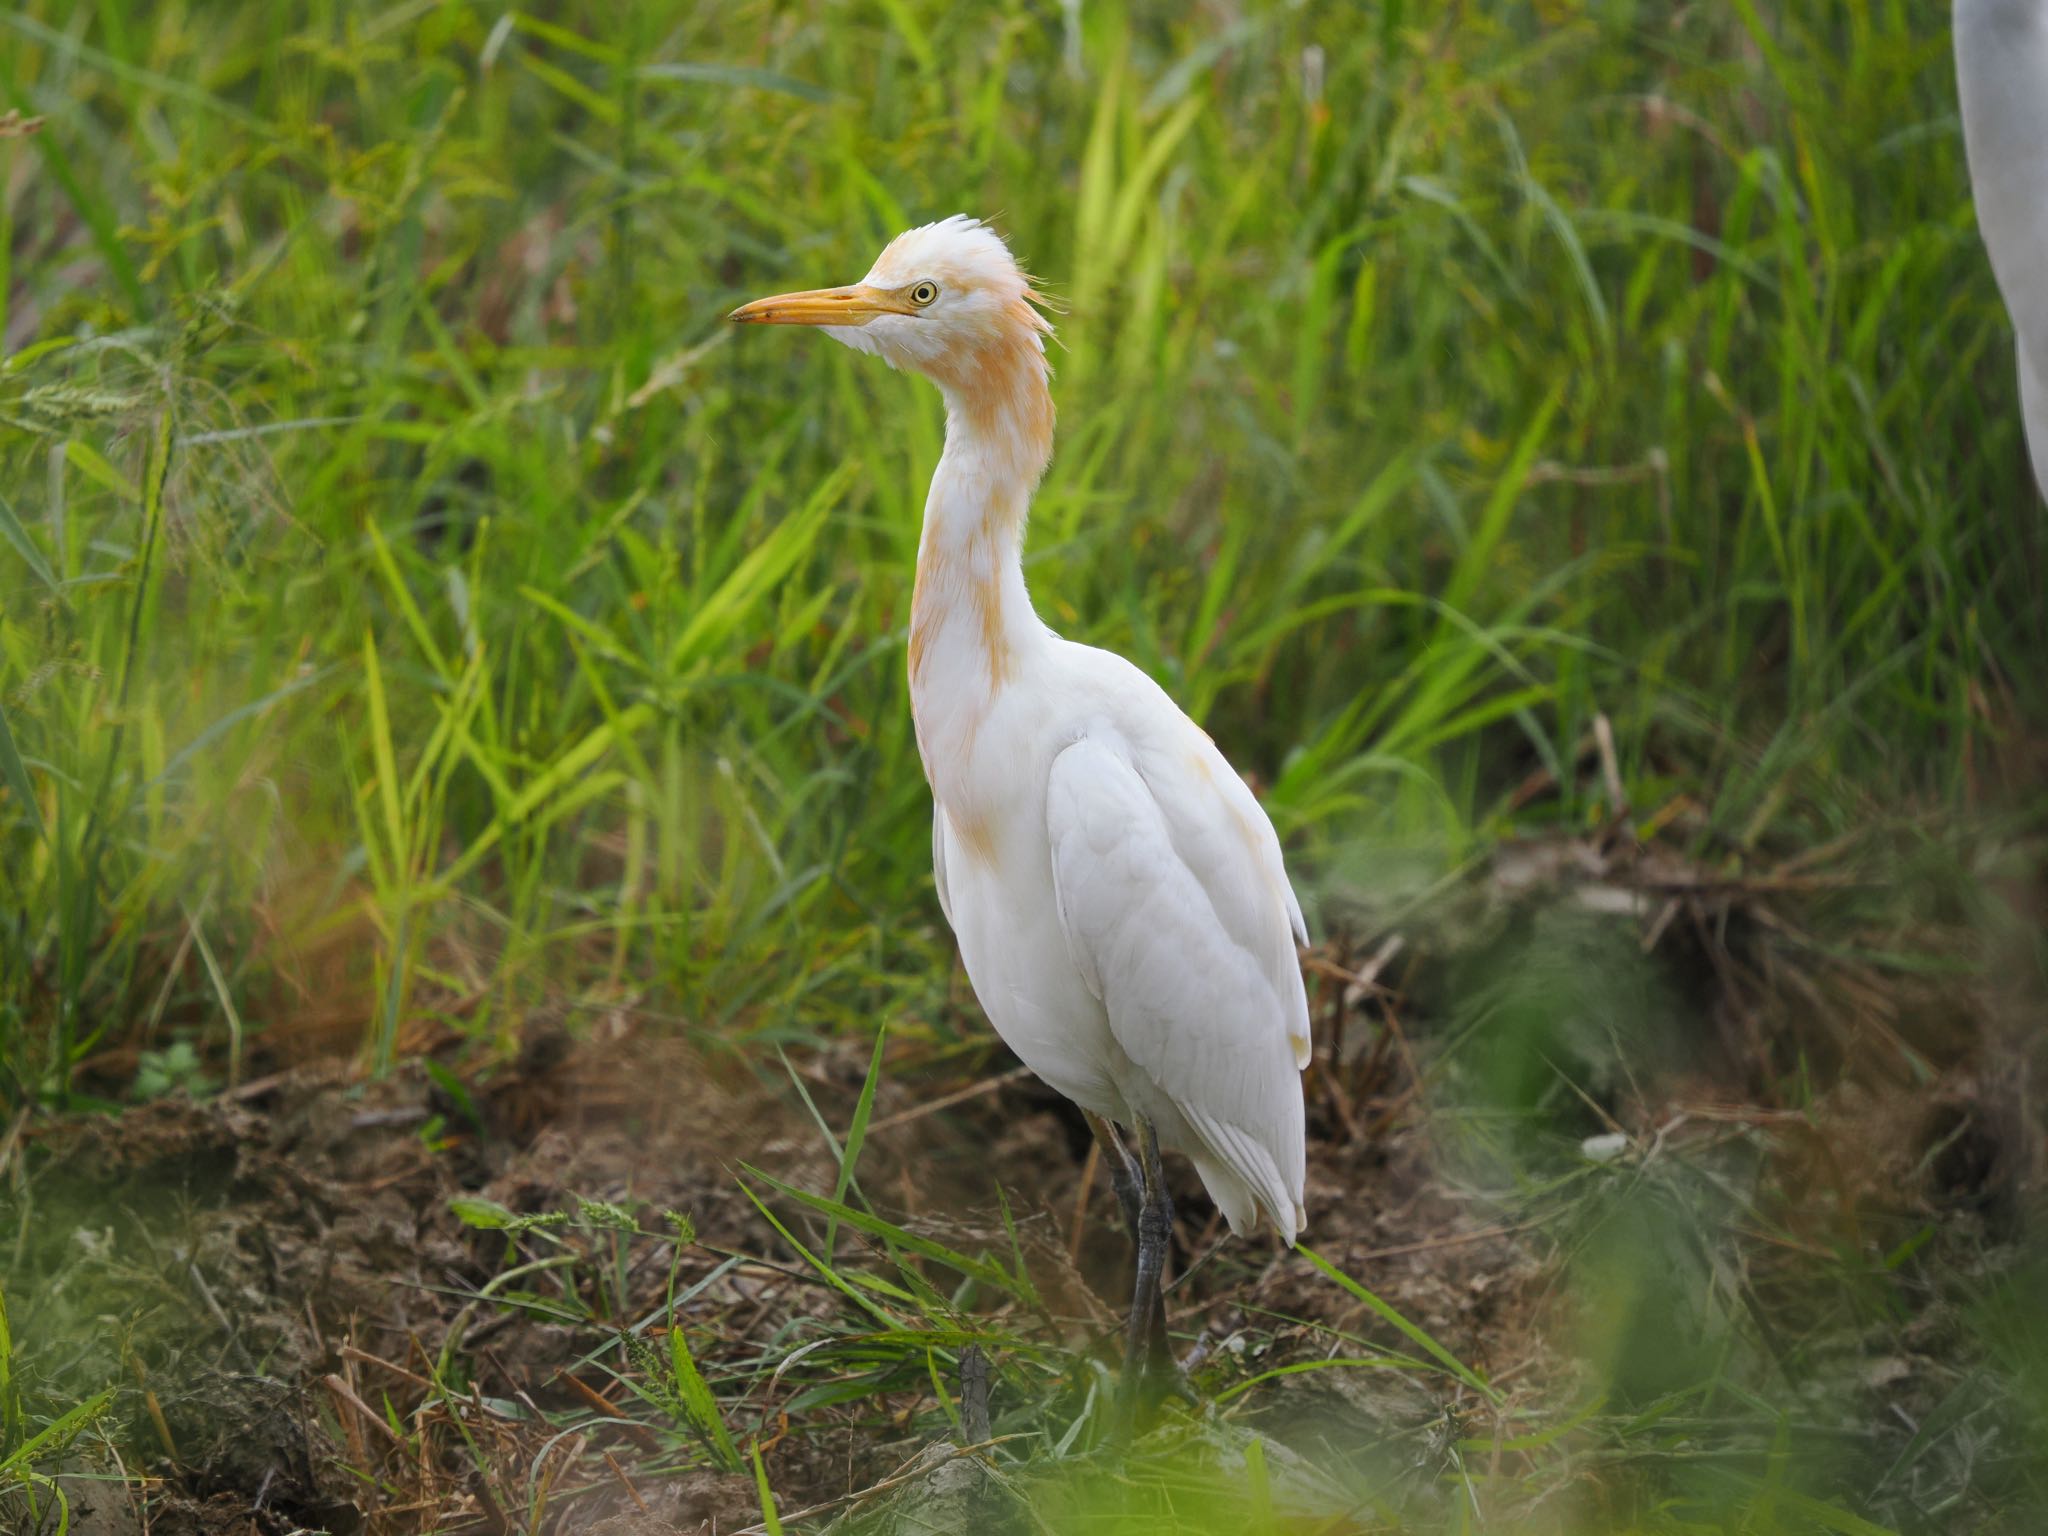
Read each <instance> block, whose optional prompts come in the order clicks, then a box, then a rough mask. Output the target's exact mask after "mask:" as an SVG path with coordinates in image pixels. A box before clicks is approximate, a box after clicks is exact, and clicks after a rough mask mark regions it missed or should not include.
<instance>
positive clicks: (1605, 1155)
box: [1579, 1131, 1628, 1163]
mask: <svg viewBox="0 0 2048 1536" xmlns="http://www.w3.org/2000/svg"><path fill="white" fill-rule="evenodd" d="M1627 1150H1628V1138H1627V1137H1626V1136H1624V1135H1622V1133H1621V1132H1619V1131H1609V1132H1608V1133H1607V1134H1606V1135H1605V1136H1588V1137H1587V1138H1586V1139H1585V1140H1584V1141H1582V1142H1580V1143H1579V1155H1580V1156H1582V1157H1584V1158H1585V1159H1586V1161H1587V1162H1589V1163H1611V1162H1613V1161H1614V1160H1615V1159H1616V1158H1617V1157H1619V1156H1621V1154H1622V1153H1624V1152H1626V1151H1627Z"/></svg>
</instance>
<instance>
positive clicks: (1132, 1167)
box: [1081, 1109, 1142, 1242]
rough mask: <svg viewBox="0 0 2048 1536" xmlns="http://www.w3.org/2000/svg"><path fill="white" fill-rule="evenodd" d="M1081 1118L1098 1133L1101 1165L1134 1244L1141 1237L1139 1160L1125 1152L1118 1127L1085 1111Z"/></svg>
mask: <svg viewBox="0 0 2048 1536" xmlns="http://www.w3.org/2000/svg"><path fill="white" fill-rule="evenodd" d="M1081 1117H1082V1118H1083V1119H1084V1120H1086V1121H1087V1122H1088V1129H1089V1130H1091V1131H1093V1132H1094V1133H1095V1142H1096V1145H1097V1146H1099V1147H1101V1148H1102V1165H1103V1167H1105V1168H1107V1169H1108V1170H1109V1187H1110V1188H1111V1189H1113V1190H1115V1191H1116V1203H1117V1204H1118V1205H1119V1206H1121V1207H1122V1208H1123V1213H1124V1230H1125V1231H1126V1232H1128V1233H1130V1234H1131V1239H1132V1241H1133V1242H1135V1241H1136V1240H1137V1236H1138V1204H1139V1195H1140V1191H1141V1188H1142V1177H1141V1175H1140V1174H1139V1172H1138V1162H1137V1159H1136V1158H1134V1157H1132V1156H1131V1154H1130V1153H1129V1151H1127V1150H1126V1149H1125V1147H1124V1139H1123V1137H1121V1136H1119V1135H1117V1133H1116V1127H1115V1126H1113V1125H1111V1124H1110V1123H1109V1122H1108V1121H1107V1120H1105V1119H1103V1118H1102V1116H1100V1115H1097V1114H1092V1113H1090V1112H1089V1111H1088V1110H1085V1109H1084V1110H1082V1111H1081Z"/></svg>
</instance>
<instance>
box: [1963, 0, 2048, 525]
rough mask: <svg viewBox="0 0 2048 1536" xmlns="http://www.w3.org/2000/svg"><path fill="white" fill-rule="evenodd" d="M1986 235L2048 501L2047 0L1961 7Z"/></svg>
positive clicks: (1967, 132)
mask: <svg viewBox="0 0 2048 1536" xmlns="http://www.w3.org/2000/svg"><path fill="white" fill-rule="evenodd" d="M1955 44H1956V83H1957V85H1958V87H1959V88H1960V90H1961V94H1962V104H1963V146H1964V149H1965V150H1966V151H1967V153H1968V155H1969V160H1970V186H1971V190H1972V192H1973V193H1974V195H1975V197H1976V201H1977V227H1978V228H1979V229H1981V230H1982V231H1983V232H1984V248H1985V250H1986V251H1988V252H1989V253H1990V256H1991V270H1992V271H1993V272H1995V273H1996V274H1997V275H1998V287H1999V290H2000V291H2001V292H2002V293H2003V294H2004V295H2005V307H2006V308H2007V309H2008V310H2010V311H2011V313H2012V324H2013V329H2014V330H2015V331H2017V332H2018V333H2019V370H2020V409H2021V411H2022V413H2023V414H2024V416H2025V419H2026V426H2027V449H2028V451H2029V452H2030V453H2031V454H2032V455H2033V458H2034V480H2035V482H2036V484H2037V485H2039V487H2040V489H2041V494H2042V495H2043V496H2044V497H2048V0H1956V8H1955Z"/></svg>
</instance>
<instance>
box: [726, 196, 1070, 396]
mask: <svg viewBox="0 0 2048 1536" xmlns="http://www.w3.org/2000/svg"><path fill="white" fill-rule="evenodd" d="M1040 302H1041V300H1040V298H1039V296H1038V294H1036V293H1035V292H1034V291H1033V290H1032V287H1031V279H1030V278H1028V277H1027V276H1025V274H1024V271H1023V269H1022V268H1020V267H1019V266H1018V265H1017V262H1016V259H1015V258H1014V257H1012V256H1011V255H1010V251H1009V247H1008V246H1006V245H1004V244H1003V239H1002V236H1000V235H998V234H997V233H996V232H995V231H994V230H992V229H990V228H989V227H988V226H987V225H986V224H984V223H982V222H981V221H980V220H979V219H971V218H969V217H967V215H965V214H959V213H956V214H954V215H953V217H952V218H950V219H941V220H940V221H939V222H938V223H936V224H926V225H923V226H921V227H919V228H917V229H912V230H906V231H904V233H902V234H900V235H898V236H897V237H896V238H895V239H894V240H891V241H890V242H889V245H888V248H887V249H885V250H884V251H883V252H882V254H881V255H880V256H878V257H877V258H876V259H875V264H874V266H873V267H871V268H869V270H868V275H867V276H866V277H864V278H862V279H861V280H860V281H859V282H857V283H850V284H848V285H847V286H846V287H844V288H815V289H811V290H809V291H807V292H804V293H779V294H776V295H774V296H773V297H772V298H766V299H756V300H754V302H753V303H751V304H743V305H741V306H740V307H739V308H738V309H736V310H734V311H733V312H732V315H731V317H730V318H732V319H734V320H739V321H743V322H748V323H751V324H755V325H815V326H818V327H820V328H821V329H823V330H824V332H825V334H826V335H828V336H830V337H832V338H833V339H834V340H835V341H843V342H845V343H846V345H848V346H849V347H852V348H854V349H855V350H856V351H859V352H872V353H874V354H876V355H877V356H879V357H881V358H883V359H885V360H886V361H887V362H888V363H889V365H890V366H891V367H894V368H907V369H909V370H911V371H912V372H913V373H921V374H924V375H925V376H926V377H927V378H930V379H932V380H934V381H935V382H936V383H938V384H939V385H940V386H941V387H942V388H945V389H946V390H948V391H949V392H952V391H959V392H963V393H972V392H975V391H977V389H978V388H979V387H980V386H982V385H984V384H986V383H993V382H995V381H996V380H998V379H1001V380H1002V381H1003V382H1004V383H1009V382H1011V380H1012V378H1013V376H1014V374H1015V373H1016V372H1017V370H1018V368H1019V365H1023V367H1024V369H1025V371H1027V372H1033V373H1035V374H1036V375H1037V377H1038V378H1039V379H1041V380H1042V379H1043V377H1044V367H1045V362H1044V358H1045V342H1044V338H1045V336H1046V335H1047V334H1048V333H1049V332H1050V331H1051V329H1052V327H1051V326H1050V325H1049V324H1047V322H1046V320H1045V317H1044V316H1043V315H1041V314H1040V313H1039V311H1038V308H1037V305H1038V304H1039V303H1040Z"/></svg>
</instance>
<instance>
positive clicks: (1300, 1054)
mask: <svg viewBox="0 0 2048 1536" xmlns="http://www.w3.org/2000/svg"><path fill="white" fill-rule="evenodd" d="M1187 734H1188V738H1189V742H1188V750H1187V751H1186V752H1185V753H1183V754H1180V755H1179V756H1178V757H1175V758H1173V759H1170V760H1164V759H1159V758H1157V757H1156V756H1152V757H1146V758H1144V759H1143V761H1144V763H1145V772H1143V773H1141V772H1140V770H1139V767H1138V762H1139V761H1140V759H1138V758H1137V757H1136V756H1135V755H1134V754H1133V753H1132V751H1131V749H1130V748H1129V746H1128V744H1127V743H1126V742H1125V741H1124V740H1123V739H1122V738H1121V737H1118V736H1116V735H1115V734H1114V733H1111V732H1107V731H1105V732H1101V733H1098V734H1095V735H1091V736H1088V737H1084V738H1083V739H1082V740H1080V741H1078V742H1076V743H1075V744H1074V745H1072V746H1070V747H1068V748H1066V750H1064V751H1063V752H1061V753H1060V755H1059V756H1058V757H1057V758H1056V759H1054V761H1053V766H1052V774H1051V779H1050V782H1049V784H1048V787H1047V796H1046V824H1047V830H1048V832H1049V833H1050V834H1051V840H1052V865H1053V886H1054V891H1055V893H1056V895H1057V897H1058V901H1059V916H1060V926H1061V928H1062V930H1063V931H1064V932H1065V934H1066V939H1067V947H1068V949H1069V951H1070V952H1071V954H1072V956H1073V959H1074V963H1075V965H1076V966H1077V967H1078V968H1079V969H1080V972H1081V975H1082V977H1083V978H1084V979H1085V980H1086V982H1087V983H1088V986H1089V988H1090V990H1091V991H1093V992H1094V993H1095V995H1096V996H1097V997H1099V998H1100V999H1101V1000H1102V1003H1103V1006H1104V1008H1105V1009H1106V1010H1107V1012H1108V1014H1109V1023H1110V1029H1111V1031H1112V1033H1113V1034H1114V1035H1115V1036H1116V1041H1117V1044H1118V1045H1120V1046H1121V1047H1122V1048H1123V1051H1124V1054H1125V1055H1127V1056H1129V1057H1130V1058H1131V1060H1132V1061H1133V1062H1134V1063H1135V1064H1136V1065H1137V1066H1138V1067H1139V1068H1140V1069H1141V1070H1142V1071H1143V1072H1145V1073H1146V1075H1147V1076H1149V1077H1150V1078H1151V1080H1152V1081H1153V1082H1154V1083H1155V1084H1156V1085H1157V1086H1158V1087H1159V1088H1160V1089H1161V1090H1162V1091H1163V1092H1164V1093H1165V1095H1166V1096H1167V1097H1168V1098H1169V1099H1171V1100H1172V1101H1173V1103H1174V1105H1175V1107H1176V1108H1177V1109H1178V1110H1179V1111H1180V1114H1181V1117H1182V1118H1183V1119H1184V1120H1185V1121H1186V1122H1187V1126H1188V1130H1189V1131H1190V1133H1191V1135H1192V1137H1193V1138H1194V1140H1195V1142H1196V1143H1198V1144H1196V1145H1190V1146H1187V1147H1185V1148H1184V1150H1186V1151H1187V1152H1188V1153H1189V1154H1190V1155H1191V1156H1192V1157H1193V1158H1194V1160H1195V1163H1196V1166H1197V1168H1198V1169H1199V1170H1200V1171H1201V1173H1202V1177H1203V1182H1204V1183H1205V1184H1207V1185H1208V1187H1209V1192H1210V1194H1211V1195H1212V1196H1214V1197H1215V1198H1216V1202H1217V1205H1218V1206H1219V1207H1220V1208H1221V1209H1222V1211H1223V1213H1224V1215H1225V1216H1226V1217H1228V1218H1229V1221H1230V1224H1231V1227H1232V1229H1233V1230H1236V1231H1246V1230H1249V1229H1250V1228H1251V1227H1252V1226H1253V1225H1255V1224H1256V1221H1257V1217H1258V1214H1259V1211H1260V1210H1261V1209H1263V1210H1264V1212H1265V1214H1266V1215H1267V1216H1268V1217H1269V1218H1271V1220H1272V1222H1273V1225H1274V1226H1275V1228H1277V1229H1278V1230H1279V1232H1280V1234H1281V1236H1282V1237H1283V1238H1284V1239H1285V1240H1286V1241H1288V1242H1290V1243H1291V1242H1292V1241H1293V1240H1294V1236H1295V1233H1296V1232H1297V1231H1298V1230H1299V1228H1300V1226H1301V1223H1302V1220H1303V1215H1302V1209H1301V1204H1302V1186H1303V1183H1304V1181H1305V1172H1306V1169H1305V1156H1304V1149H1303V1130H1302V1100H1301V1079H1300V1072H1301V1068H1302V1066H1303V1065H1304V1064H1306V1062H1307V1060H1308V1045H1309V1033H1308V1000H1307V996H1306V994H1305V993H1304V991H1303V989H1302V982H1301V968H1300V964H1299V962H1298V960H1297V957H1296V955H1295V949H1294V941H1295V937H1296V935H1297V934H1299V933H1300V932H1301V931H1302V930H1301V909H1300V906H1299V904H1298V903H1296V901H1295V899H1294V893H1293V892H1292V891H1291V890H1290V889H1289V888H1288V885H1287V880H1286V875H1285V873H1284V871H1283V869H1282V866H1281V860H1280V846H1279V841H1278V839H1276V838H1275V837H1274V835H1273V828H1272V824H1271V823H1270V822H1268V821H1267V820H1266V817H1265V813H1264V812H1263V811H1261V810H1260V809H1259V806H1258V802H1257V801H1256V800H1254V799H1253V798H1252V796H1251V792H1250V791H1249V790H1247V789H1246V788H1245V787H1244V783H1243V781H1242V780H1240V779H1239V778H1238V777H1237V776H1236V774H1235V773H1233V772H1231V770H1230V768H1229V765H1228V764H1226V763H1224V761H1223V758H1222V756H1221V754H1219V753H1217V751H1216V749H1215V747H1214V746H1213V745H1211V744H1210V743H1209V741H1208V738H1207V737H1204V736H1202V735H1201V733H1200V732H1198V731H1196V730H1195V729H1194V728H1193V726H1191V725H1190V726H1188V728H1187ZM1247 811H1248V812H1249V814H1247Z"/></svg>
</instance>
